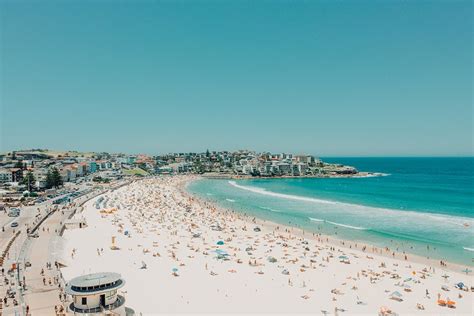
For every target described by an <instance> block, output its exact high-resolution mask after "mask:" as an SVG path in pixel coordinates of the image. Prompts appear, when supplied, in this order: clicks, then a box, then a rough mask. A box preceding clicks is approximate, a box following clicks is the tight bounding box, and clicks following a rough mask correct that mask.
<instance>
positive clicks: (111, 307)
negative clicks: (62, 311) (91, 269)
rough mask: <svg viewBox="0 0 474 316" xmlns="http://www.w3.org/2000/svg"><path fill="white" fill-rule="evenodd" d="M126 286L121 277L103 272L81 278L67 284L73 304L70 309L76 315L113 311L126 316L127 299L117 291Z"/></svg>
mask: <svg viewBox="0 0 474 316" xmlns="http://www.w3.org/2000/svg"><path fill="white" fill-rule="evenodd" d="M124 285H125V281H124V280H123V279H122V277H121V275H120V274H118V273H113V272H101V273H93V274H86V275H82V276H79V277H77V278H74V279H72V280H71V281H69V283H67V284H66V293H67V294H69V295H71V296H72V298H73V302H72V303H71V305H70V306H69V309H70V311H71V312H73V313H74V314H76V313H78V314H102V313H104V312H106V311H113V313H114V314H118V315H125V314H126V312H125V305H124V304H125V298H124V297H123V296H121V295H118V294H117V290H118V289H120V288H121V287H123V286H124Z"/></svg>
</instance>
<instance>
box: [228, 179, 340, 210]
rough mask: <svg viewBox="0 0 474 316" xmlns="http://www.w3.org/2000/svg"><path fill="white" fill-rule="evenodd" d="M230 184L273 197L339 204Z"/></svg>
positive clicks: (231, 182) (234, 183)
mask: <svg viewBox="0 0 474 316" xmlns="http://www.w3.org/2000/svg"><path fill="white" fill-rule="evenodd" d="M229 184H230V185H232V186H234V187H236V188H239V189H242V190H246V191H250V192H254V193H258V194H263V195H269V196H273V197H279V198H282V199H288V200H297V201H305V202H316V203H324V204H337V202H333V201H327V200H320V199H315V198H310V197H305V196H298V195H290V194H284V193H276V192H272V191H267V190H265V189H261V188H256V187H250V186H244V185H240V184H237V183H236V182H235V181H229Z"/></svg>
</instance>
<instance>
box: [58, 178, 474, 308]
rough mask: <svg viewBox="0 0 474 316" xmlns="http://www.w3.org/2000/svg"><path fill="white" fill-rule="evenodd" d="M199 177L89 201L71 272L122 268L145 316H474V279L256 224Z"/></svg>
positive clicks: (69, 233)
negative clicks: (221, 204)
mask: <svg viewBox="0 0 474 316" xmlns="http://www.w3.org/2000/svg"><path fill="white" fill-rule="evenodd" d="M193 179H195V177H194V176H175V177H161V178H148V179H144V180H139V181H136V182H133V183H132V184H130V185H128V186H125V187H122V188H120V189H118V190H116V191H113V192H108V193H106V194H104V195H102V196H101V197H102V198H101V197H98V198H95V199H93V200H91V201H89V202H88V203H86V204H85V206H84V209H83V211H82V212H81V213H78V214H76V217H77V218H82V217H84V218H85V219H86V222H87V225H88V226H87V227H86V228H83V229H72V230H66V232H65V233H64V239H65V240H64V252H63V254H62V258H60V259H59V260H61V261H63V263H64V264H65V265H66V267H65V268H62V274H63V276H64V278H65V279H66V280H69V279H71V278H73V277H76V276H78V275H81V274H85V273H93V272H101V271H112V272H118V273H120V274H121V275H122V277H123V278H124V279H125V280H126V282H127V283H126V285H125V287H124V288H123V289H122V293H123V295H124V296H125V297H126V305H127V306H129V307H131V308H133V309H134V310H135V311H136V312H137V314H139V313H142V314H144V315H151V314H158V313H220V314H223V313H292V314H294V313H311V314H325V313H327V314H331V315H344V314H347V315H353V314H370V315H374V314H377V313H379V312H380V311H381V309H382V312H385V314H386V315H390V313H389V312H388V311H389V310H390V311H392V312H394V313H398V314H400V315H407V314H419V315H434V314H435V315H444V314H456V315H472V314H473V312H474V306H473V301H474V300H473V299H474V293H473V292H471V291H470V287H471V286H474V282H473V281H474V279H473V276H472V274H470V275H466V274H463V273H461V272H454V271H450V270H447V269H443V268H441V267H439V265H436V266H434V265H432V266H430V265H429V264H427V263H420V262H412V261H410V259H409V260H407V261H405V260H401V259H394V258H390V257H386V256H381V255H379V254H378V253H374V252H373V251H372V250H369V249H367V250H365V252H363V251H362V245H357V246H356V244H355V243H354V242H345V245H344V247H342V245H341V246H337V245H336V244H334V243H328V242H327V240H326V237H324V236H317V235H316V236H313V235H312V234H311V233H305V234H304V235H303V234H302V233H301V232H300V231H298V230H297V229H291V228H287V227H283V226H279V225H277V224H272V223H265V224H263V223H262V222H261V221H255V222H252V219H251V218H247V217H245V216H244V215H242V214H239V213H234V212H232V211H229V210H224V209H220V208H218V207H216V206H214V205H211V204H209V203H207V202H204V201H201V200H198V199H196V198H193V197H191V196H190V195H188V194H187V193H186V192H185V190H184V186H185V184H186V183H188V182H189V181H192V180H193ZM99 199H100V200H101V202H100V203H99ZM112 237H115V238H114V239H115V244H114V247H112ZM349 247H351V249H350V248H349ZM114 248H115V249H114ZM459 282H463V283H464V284H465V286H466V288H467V289H468V290H467V291H465V290H461V289H458V288H457V287H456V284H458V283H459ZM438 299H441V300H444V301H454V302H455V304H454V305H453V304H451V305H453V306H452V307H447V306H440V305H439V304H438Z"/></svg>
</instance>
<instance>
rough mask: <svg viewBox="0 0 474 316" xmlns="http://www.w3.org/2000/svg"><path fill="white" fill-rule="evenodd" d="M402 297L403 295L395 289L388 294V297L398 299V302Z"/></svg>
mask: <svg viewBox="0 0 474 316" xmlns="http://www.w3.org/2000/svg"><path fill="white" fill-rule="evenodd" d="M402 297H403V295H402V293H400V292H398V291H395V292H393V293H392V294H390V299H392V300H396V301H399V302H401V301H403V299H402Z"/></svg>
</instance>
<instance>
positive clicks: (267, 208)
mask: <svg viewBox="0 0 474 316" xmlns="http://www.w3.org/2000/svg"><path fill="white" fill-rule="evenodd" d="M259 208H261V209H262V210H267V211H270V212H276V213H281V212H282V211H280V210H275V209H273V208H270V207H266V206H259Z"/></svg>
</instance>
